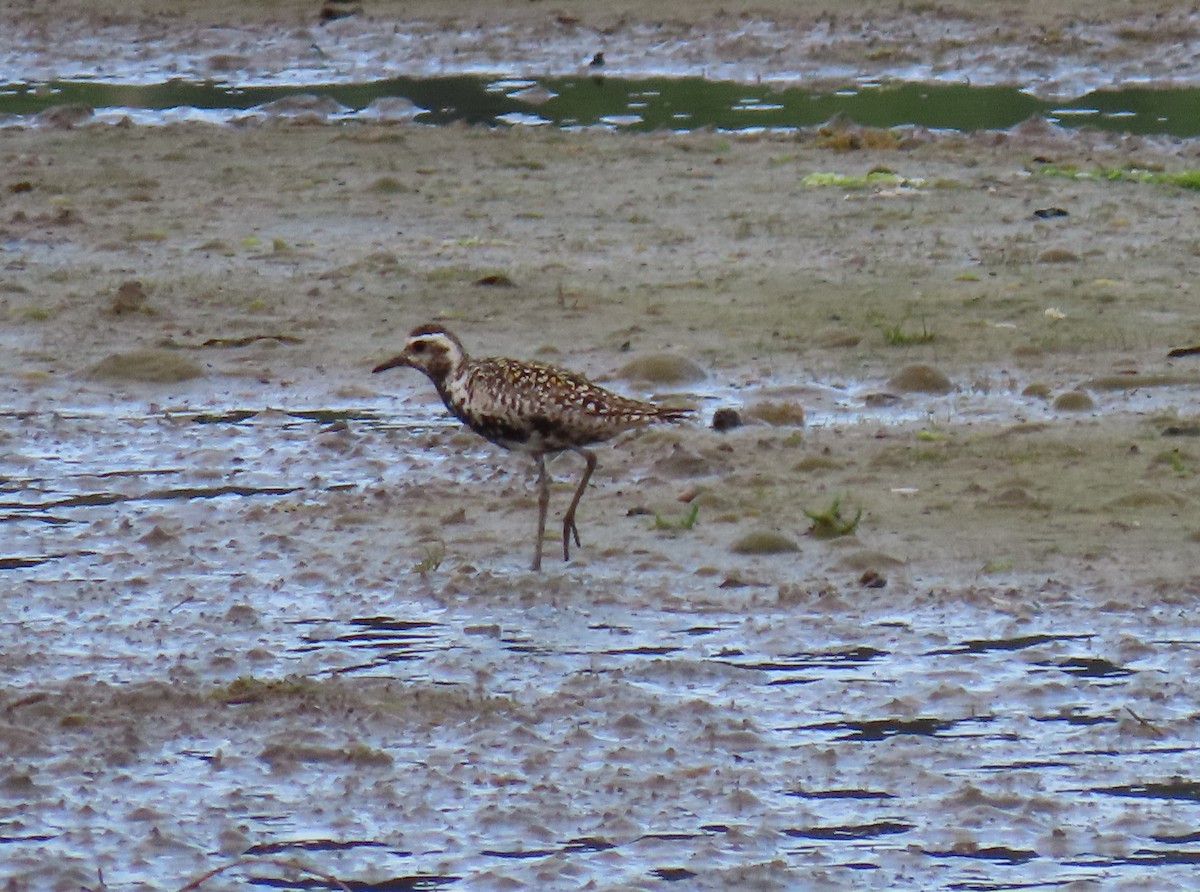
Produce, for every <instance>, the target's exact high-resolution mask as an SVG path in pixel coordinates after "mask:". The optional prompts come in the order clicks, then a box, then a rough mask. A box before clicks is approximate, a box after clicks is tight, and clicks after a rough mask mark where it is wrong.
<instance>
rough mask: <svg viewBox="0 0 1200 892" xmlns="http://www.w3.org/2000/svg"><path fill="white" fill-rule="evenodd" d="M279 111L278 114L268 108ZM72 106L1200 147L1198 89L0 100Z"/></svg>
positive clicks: (85, 90) (582, 85)
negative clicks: (1028, 136)
mask: <svg viewBox="0 0 1200 892" xmlns="http://www.w3.org/2000/svg"><path fill="white" fill-rule="evenodd" d="M298 94H307V95H310V96H316V97H320V98H321V99H323V100H324V102H323V103H321V102H308V103H296V102H290V103H289V97H295V96H297V95H298ZM397 100H400V101H401V102H400V104H398V103H397ZM271 103H274V105H270V106H269V104H271ZM63 104H82V105H86V106H91V107H93V108H95V109H97V110H110V112H111V111H113V110H116V111H117V112H118V113H120V114H129V115H131V116H132V117H133V119H134V120H135V121H146V122H148V123H151V122H161V121H163V120H177V119H181V118H186V117H189V116H199V117H201V118H205V119H209V120H231V119H235V118H237V117H238V116H240V115H246V114H250V113H251V110H256V109H257V110H260V111H261V112H262V114H263V115H265V116H269V115H283V116H287V115H294V114H312V115H315V116H316V117H318V118H328V119H330V120H342V119H353V118H356V117H358V118H362V119H364V120H371V119H376V118H384V119H387V118H389V117H390V118H392V119H402V118H415V120H416V121H418V122H420V123H425V124H446V123H450V122H455V121H463V122H466V123H470V124H485V125H499V124H512V125H539V124H545V125H551V126H555V127H595V126H601V127H612V128H615V129H621V130H638V131H651V130H692V129H697V128H702V127H713V128H717V129H721V130H747V129H755V128H775V129H791V128H798V127H812V126H815V125H818V124H821V123H824V122H826V121H828V120H830V119H831V118H834V117H837V116H843V117H845V118H846V119H848V120H850V121H853V122H855V123H858V124H862V125H866V126H873V127H897V126H903V125H919V126H923V127H930V128H935V129H949V130H963V131H971V130H991V129H1007V128H1010V127H1013V126H1015V125H1016V124H1018V123H1020V122H1021V121H1024V120H1026V119H1027V118H1030V117H1043V118H1046V119H1047V120H1050V121H1054V122H1056V123H1058V124H1061V125H1062V126H1064V127H1081V126H1089V127H1095V128H1099V129H1102V130H1111V131H1117V132H1128V133H1137V134H1170V135H1172V136H1181V137H1186V136H1196V135H1200V89H1197V88H1174V89H1160V88H1150V87H1145V88H1143V87H1128V88H1124V89H1119V90H1097V91H1094V92H1091V93H1088V94H1086V95H1084V96H1080V97H1079V98H1077V99H1075V100H1074V101H1071V102H1062V101H1060V100H1043V99H1038V98H1036V97H1034V96H1032V95H1030V94H1029V93H1027V92H1025V91H1023V90H1021V89H1018V88H1015V87H992V86H989V87H973V86H970V85H968V84H953V83H903V82H902V83H861V84H857V85H854V86H853V87H850V88H847V89H841V90H828V89H822V90H813V89H810V88H809V87H807V86H804V85H802V84H801V85H797V86H792V87H784V86H780V85H770V86H767V85H753V84H750V85H747V84H740V83H734V82H731V81H711V80H705V79H703V78H697V77H681V78H667V77H655V78H647V79H644V80H623V79H616V78H593V77H570V78H565V77H547V78H544V79H541V80H538V81H531V80H505V79H495V78H491V77H477V76H469V75H462V76H455V77H431V78H413V77H397V78H390V79H387V80H378V81H371V82H368V83H356V84H345V83H326V84H322V83H315V84H310V85H305V86H303V87H297V86H238V85H231V84H226V83H220V82H195V81H183V80H175V81H169V82H167V83H161V84H115V83H105V82H100V81H93V80H68V81H55V82H51V83H43V84H29V83H10V84H8V85H7V86H2V87H0V115H2V114H5V113H7V114H14V115H35V114H37V113H39V112H42V111H45V110H46V109H49V108H51V107H52V106H55V105H63ZM264 106H268V108H266V109H263V108H262V107H264ZM148 112H154V113H155V114H147V113H148ZM193 113H194V114H193Z"/></svg>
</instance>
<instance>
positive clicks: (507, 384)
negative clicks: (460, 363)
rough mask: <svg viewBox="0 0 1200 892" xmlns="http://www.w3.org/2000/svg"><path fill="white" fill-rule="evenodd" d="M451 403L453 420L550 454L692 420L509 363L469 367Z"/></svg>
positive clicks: (584, 382) (541, 366)
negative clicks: (654, 425) (662, 424)
mask: <svg viewBox="0 0 1200 892" xmlns="http://www.w3.org/2000/svg"><path fill="white" fill-rule="evenodd" d="M445 397H447V400H446V403H447V406H448V407H449V408H450V410H451V411H452V412H454V414H455V415H457V416H458V417H459V418H461V419H462V420H463V421H464V422H465V423H466V424H468V425H470V426H471V427H472V428H473V429H475V430H476V431H478V432H479V433H481V434H482V435H483V436H485V437H487V438H488V439H489V440H492V441H493V442H497V443H499V444H500V445H502V446H506V447H507V448H510V449H521V448H532V449H544V450H546V451H550V452H553V451H557V450H561V449H569V448H571V447H572V446H585V445H587V444H589V443H598V442H601V441H603V440H607V439H610V438H611V437H615V436H616V435H617V434H619V433H622V432H623V431H627V430H630V429H632V428H635V427H640V426H641V425H644V424H651V423H653V422H656V421H674V420H677V419H679V418H682V417H684V416H686V415H687V414H688V413H687V410H680V409H662V408H659V407H658V406H655V405H654V404H652V403H646V402H642V401H641V400H635V399H631V398H630V397H625V396H621V395H620V394H617V393H613V392H612V391H611V390H607V389H605V388H603V387H600V386H599V385H597V384H593V383H592V382H591V381H589V380H588V379H587V378H585V377H583V376H582V375H578V374H576V373H574V372H569V371H566V370H565V369H559V368H555V367H554V366H551V365H547V364H545V363H541V362H520V361H517V360H515V359H507V358H505V357H489V358H487V359H478V360H469V361H468V362H467V363H465V364H464V368H463V369H462V370H461V373H460V374H459V375H456V376H453V377H452V378H451V379H450V380H448V381H447V382H446V393H445Z"/></svg>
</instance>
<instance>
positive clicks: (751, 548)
mask: <svg viewBox="0 0 1200 892" xmlns="http://www.w3.org/2000/svg"><path fill="white" fill-rule="evenodd" d="M799 550H800V546H799V545H797V544H796V543H795V541H793V540H792V539H790V538H788V537H787V536H785V535H783V533H776V532H773V531H771V530H756V531H754V532H751V533H747V534H746V535H744V536H742V537H741V538H740V539H738V540H737V541H736V542H734V543H733V546H732V551H733V552H734V553H735V554H786V553H787V552H791V551H799Z"/></svg>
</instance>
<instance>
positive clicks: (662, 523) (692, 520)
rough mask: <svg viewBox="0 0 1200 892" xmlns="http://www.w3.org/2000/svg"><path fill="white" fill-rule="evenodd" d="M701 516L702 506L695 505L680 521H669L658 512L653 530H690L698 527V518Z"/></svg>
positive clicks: (655, 513) (655, 515)
mask: <svg viewBox="0 0 1200 892" xmlns="http://www.w3.org/2000/svg"><path fill="white" fill-rule="evenodd" d="M699 516H700V506H699V505H696V504H693V505H692V507H691V510H689V511H688V513H687V514H685V515H684V516H683V517H681V518H680V519H679V520H668V519H666V518H664V517H663V516H662V515H661V514H659V513H658V512H657V511H655V512H654V526H652V527H651V529H652V530H690V529H691V528H692V527H694V526H695V525H696V518H697V517H699Z"/></svg>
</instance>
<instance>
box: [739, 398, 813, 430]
mask: <svg viewBox="0 0 1200 892" xmlns="http://www.w3.org/2000/svg"><path fill="white" fill-rule="evenodd" d="M746 415H747V416H748V417H750V418H754V419H757V420H758V421H761V422H763V423H764V424H769V425H772V426H774V427H804V407H803V406H802V405H800V404H799V403H796V402H791V401H785V402H771V401H764V402H761V403H755V404H754V405H752V406H747V407H746Z"/></svg>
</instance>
